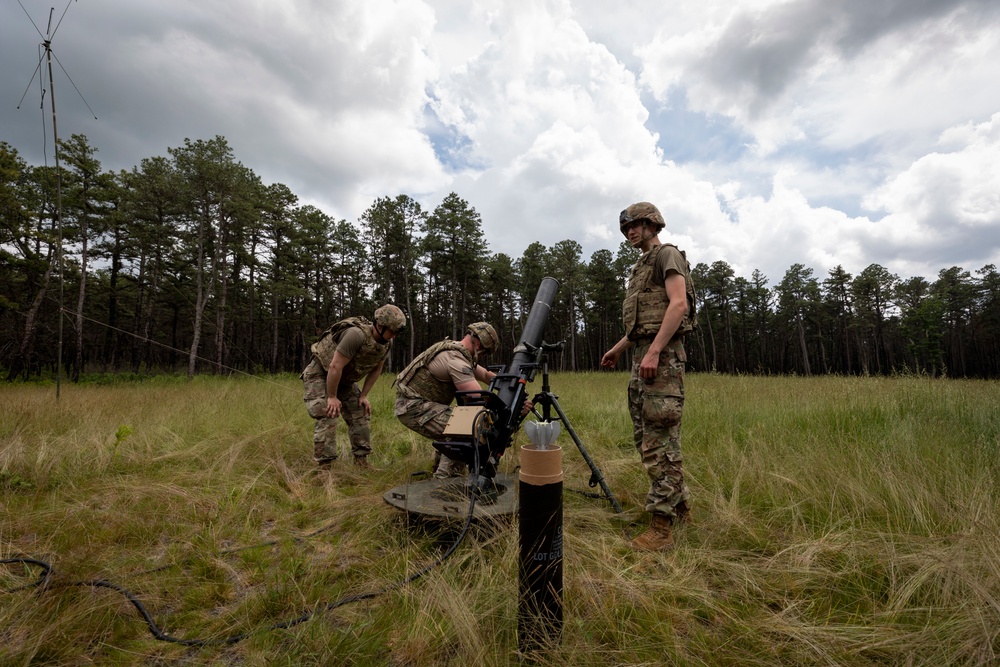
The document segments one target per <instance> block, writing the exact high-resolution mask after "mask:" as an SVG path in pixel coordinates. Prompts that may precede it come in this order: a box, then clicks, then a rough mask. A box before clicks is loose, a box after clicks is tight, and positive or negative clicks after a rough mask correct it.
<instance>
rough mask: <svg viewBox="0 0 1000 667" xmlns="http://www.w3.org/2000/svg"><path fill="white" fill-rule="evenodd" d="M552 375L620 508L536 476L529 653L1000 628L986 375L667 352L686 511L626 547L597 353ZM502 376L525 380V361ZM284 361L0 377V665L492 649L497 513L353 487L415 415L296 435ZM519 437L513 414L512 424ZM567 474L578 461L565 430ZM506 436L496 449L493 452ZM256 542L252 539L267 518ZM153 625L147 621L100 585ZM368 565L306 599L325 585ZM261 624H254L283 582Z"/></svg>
mask: <svg viewBox="0 0 1000 667" xmlns="http://www.w3.org/2000/svg"><path fill="white" fill-rule="evenodd" d="M551 380H552V389H553V391H554V392H556V393H557V394H558V395H559V402H560V404H561V406H562V407H563V409H564V410H565V411H566V413H567V415H568V416H569V418H570V420H571V421H572V423H573V426H574V428H575V429H576V431H577V432H578V434H579V435H580V437H581V439H582V440H583V442H584V444H585V445H586V447H587V450H588V451H589V453H590V454H591V456H592V457H593V458H594V460H595V461H596V462H597V463H598V465H599V466H600V467H601V469H602V471H603V472H604V474H605V477H606V478H607V481H608V484H609V485H610V487H611V489H612V491H613V492H614V493H615V494H616V496H617V498H618V500H619V501H620V502H621V503H622V505H623V506H624V507H625V509H626V512H625V513H624V514H623V515H616V514H614V513H613V512H612V511H611V509H610V507H609V506H608V504H606V503H604V502H602V501H599V500H595V499H592V498H587V497H584V496H582V495H580V494H576V493H566V494H565V498H564V503H565V507H564V521H565V552H564V584H565V592H564V600H565V610H564V616H565V627H564V632H563V637H562V641H561V642H560V644H559V645H558V646H557V647H554V648H553V649H552V650H550V651H549V652H548V653H546V654H544V655H541V656H537V663H536V664H543V665H661V664H678V665H834V664H835V665H898V664H907V665H944V664H948V665H954V664H958V665H978V664H995V663H996V662H997V660H998V654H1000V555H998V554H1000V537H998V536H1000V525H998V523H1000V520H998V516H1000V512H998V510H1000V499H998V495H997V490H996V480H997V475H998V469H1000V453H998V449H1000V409H998V407H997V406H998V405H1000V383H996V382H976V381H956V380H931V379H925V378H888V379H887V378H835V377H834V378H830V377H825V378H778V377H775V378H756V377H728V376H719V375H707V374H696V375H691V376H689V378H688V386H687V391H688V398H687V405H686V409H685V421H684V431H683V447H684V455H685V470H686V474H687V478H688V483H689V486H690V487H691V492H692V500H693V512H694V516H693V518H694V523H693V525H692V526H690V527H687V528H683V529H681V530H680V531H679V535H678V546H677V548H676V549H675V550H674V551H673V552H672V553H670V554H649V553H636V552H632V551H630V550H629V549H628V548H627V547H626V545H625V538H626V537H627V536H629V535H631V534H633V533H634V532H636V531H637V530H640V529H641V528H642V527H643V517H642V512H641V510H642V507H643V506H644V502H645V494H646V491H647V488H648V482H647V480H646V476H645V472H644V471H643V470H642V468H641V466H640V464H639V460H638V456H637V455H636V454H635V452H634V449H633V447H632V444H631V424H630V423H629V420H628V415H627V412H626V409H625V385H626V383H627V377H626V375H624V374H622V373H592V374H554V375H553V376H552V378H551ZM530 389H533V390H536V391H537V390H538V389H540V382H536V383H535V384H534V385H531V387H530ZM301 395H302V387H301V383H300V382H299V381H298V379H297V378H295V377H293V376H285V377H278V378H258V379H254V378H244V379H221V378H209V377H199V378H196V379H195V380H194V381H192V382H186V381H185V382H179V381H176V380H173V379H171V378H163V379H160V380H153V381H148V380H147V381H142V382H135V383H127V382H125V383H123V382H103V383H92V384H88V385H82V386H74V385H68V386H67V385H64V386H63V388H62V390H61V397H60V399H59V400H58V401H56V398H55V389H54V387H52V386H35V385H4V386H2V387H0V558H17V557H31V558H36V559H39V560H44V561H47V562H49V563H51V564H52V566H53V568H54V572H55V574H54V576H53V579H52V581H51V583H50V586H49V588H48V589H47V590H44V591H43V590H39V589H36V588H29V589H22V590H13V589H16V588H18V587H21V586H24V585H26V584H29V583H31V582H33V581H34V580H35V579H36V578H37V577H38V576H39V574H40V571H39V570H37V569H35V568H27V567H22V566H20V565H4V566H0V664H2V665H28V664H56V665H84V664H102V665H150V664H153V665H192V664H198V665H201V664H210V665H329V664H372V665H448V664H453V665H469V664H477V665H480V664H481V665H507V664H519V657H518V655H517V646H518V638H517V587H518V584H517V561H518V544H517V530H516V527H515V526H514V525H512V524H510V523H507V524H504V523H501V524H498V525H496V526H492V527H482V528H480V529H477V530H474V531H472V532H471V534H470V537H469V538H468V539H467V540H466V542H464V543H463V544H462V545H461V546H460V547H459V548H458V550H457V551H456V552H455V554H454V555H453V556H452V557H451V558H449V559H448V560H446V561H445V562H444V564H443V565H441V566H440V567H438V568H435V569H433V570H432V571H430V572H429V573H428V574H427V575H426V576H425V577H423V578H421V579H420V580H418V581H417V582H415V583H413V584H410V585H408V586H404V587H401V588H392V586H393V585H394V584H395V583H396V582H399V581H401V580H402V579H404V578H405V577H407V576H408V575H410V574H412V573H413V572H416V571H418V570H419V569H420V568H422V567H424V566H426V565H427V564H429V563H432V562H434V560H435V559H436V558H438V557H439V556H440V555H441V553H442V552H443V550H444V549H445V548H446V547H447V546H448V544H449V541H448V540H449V539H450V536H453V535H454V533H448V532H446V531H442V530H440V529H436V528H435V526H426V525H419V526H413V525H409V524H408V522H407V521H406V518H405V516H404V515H403V514H402V512H400V511H398V510H396V509H394V508H393V507H390V506H389V505H387V504H386V503H384V502H383V500H382V494H383V493H384V492H385V491H387V490H388V489H390V488H392V487H395V486H398V485H401V484H404V483H405V482H406V480H407V479H408V477H409V475H410V473H412V472H414V471H417V470H423V469H426V468H427V467H428V466H429V464H430V460H431V448H430V445H429V443H427V442H426V441H424V440H423V439H422V438H420V437H419V436H417V435H415V434H413V433H411V432H410V431H408V430H406V429H405V428H403V427H402V426H401V425H400V424H399V423H398V422H397V421H396V420H395V418H393V417H392V401H393V396H392V392H391V389H390V387H389V378H383V380H382V381H381V382H380V383H379V385H378V387H377V388H376V390H375V391H374V392H373V396H372V404H373V409H374V412H375V420H374V422H373V443H374V446H375V454H374V455H373V457H372V459H373V463H374V464H375V465H376V466H378V467H379V468H380V470H378V471H376V472H371V473H367V474H362V473H360V472H358V471H357V470H356V469H355V468H354V467H353V466H351V465H350V463H348V461H347V459H349V456H348V451H347V441H346V433H345V432H344V431H343V430H342V431H341V435H342V436H343V437H342V438H341V454H342V459H341V461H340V462H338V463H337V464H336V466H335V468H334V470H333V471H332V472H330V473H318V472H317V471H316V470H315V469H314V465H313V462H312V458H311V454H312V442H311V432H312V420H311V419H309V418H308V416H307V415H306V413H305V409H304V407H303V404H302V400H301ZM518 437H519V438H523V436H521V435H519V436H518ZM560 442H561V444H562V446H563V449H564V458H563V467H564V471H565V486H566V488H567V489H577V490H589V489H588V488H587V485H586V483H587V480H588V479H589V477H590V471H589V469H588V468H587V466H586V464H585V463H584V461H583V459H582V457H581V456H580V454H579V452H578V451H577V449H576V447H575V446H574V445H573V443H572V441H571V440H570V439H569V438H568V436H567V435H566V434H565V432H564V434H563V435H561V436H560ZM515 452H516V448H512V449H511V450H509V451H508V453H507V454H506V455H505V456H504V461H503V462H502V465H501V468H502V469H503V470H505V471H508V472H510V471H512V470H513V468H514V466H515V465H516V460H515V459H516V457H515V456H514V454H515ZM270 542H274V544H268V543H270ZM97 579H104V580H108V581H111V582H114V583H116V584H118V585H121V586H123V587H125V588H127V589H129V590H130V591H132V592H133V593H134V594H135V595H136V596H137V597H138V598H139V599H140V600H141V601H142V603H143V604H144V605H145V606H146V607H147V608H148V610H149V612H150V614H151V615H152V616H153V618H154V619H155V620H156V622H157V624H158V625H159V626H160V627H161V628H162V629H163V630H164V631H165V632H166V633H168V634H170V635H172V636H175V637H182V638H223V637H227V636H231V635H236V634H241V633H245V632H251V633H252V634H251V636H250V637H249V638H247V639H245V640H244V641H240V642H237V643H235V644H232V645H227V646H210V647H202V648H197V647H194V648H192V647H185V646H180V645H177V644H171V643H166V642H162V641H158V640H156V639H155V638H153V637H152V635H151V634H150V633H149V631H148V629H147V627H146V625H145V624H144V623H143V621H142V619H141V618H140V616H139V614H138V613H137V611H136V609H135V608H134V607H133V606H132V605H131V604H129V603H128V601H127V600H126V599H125V598H124V597H123V596H122V595H120V594H118V593H116V592H114V591H111V590H108V589H104V588H93V587H90V586H68V585H66V584H72V583H74V582H83V581H92V580H97ZM387 587H388V588H391V590H389V591H388V592H386V593H384V594H382V595H379V596H378V597H375V598H374V599H371V600H366V601H361V602H357V603H353V604H349V605H345V606H342V607H339V608H337V609H334V610H329V611H323V608H324V607H325V606H326V605H329V604H330V603H332V602H335V601H337V600H339V599H341V598H343V597H344V596H347V595H353V594H358V593H366V592H369V591H378V590H381V589H384V588H387ZM313 610H316V611H317V612H318V613H317V614H316V615H315V616H314V617H313V618H312V619H310V620H308V621H306V622H304V623H301V624H299V625H296V626H294V627H292V628H289V629H279V630H268V629H267V628H268V626H270V625H272V624H275V623H281V622H286V621H289V620H291V619H294V618H296V617H298V616H299V615H301V614H304V613H306V612H309V611H313Z"/></svg>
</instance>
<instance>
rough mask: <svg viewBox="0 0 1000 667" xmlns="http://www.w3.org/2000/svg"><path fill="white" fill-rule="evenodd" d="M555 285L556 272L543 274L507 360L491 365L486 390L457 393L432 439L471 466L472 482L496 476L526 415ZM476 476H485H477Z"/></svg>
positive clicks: (441, 447)
mask: <svg viewBox="0 0 1000 667" xmlns="http://www.w3.org/2000/svg"><path fill="white" fill-rule="evenodd" d="M558 290H559V281H557V280H556V279H555V278H549V277H546V278H543V279H542V282H541V285H539V287H538V292H537V294H535V301H534V303H533V304H532V306H531V311H530V312H529V313H528V320H527V322H526V323H525V325H524V330H523V331H522V332H521V339H520V341H519V342H518V344H517V347H515V348H514V357H513V359H512V360H511V362H510V365H509V366H497V367H494V366H491V367H490V369H491V370H494V372H496V377H495V378H493V380H492V382H490V386H489V391H479V392H475V391H472V392H459V393H458V396H457V399H458V406H457V407H455V408H454V410H453V413H452V417H451V419H450V420H449V422H448V426H447V427H446V428H445V431H444V435H443V436H442V439H441V440H438V441H436V442H434V443H433V444H434V447H435V448H436V449H437V450H438V451H440V452H441V453H442V454H444V455H445V456H448V457H450V458H452V459H454V460H456V461H461V462H463V463H465V464H467V465H468V466H469V471H470V473H471V475H470V480H469V482H470V485H475V484H480V485H484V484H485V485H487V486H488V484H489V481H490V480H492V479H493V478H494V477H495V476H496V470H497V465H498V464H499V462H500V457H501V456H503V453H504V451H505V450H506V449H507V447H509V446H510V443H511V440H512V439H513V437H514V434H515V433H516V432H517V430H518V429H519V428H520V427H521V422H522V421H523V420H524V418H525V417H526V416H527V415H526V414H522V412H523V406H524V402H525V401H526V400H528V394H527V384H528V383H529V382H532V381H534V379H535V373H536V371H537V370H538V369H539V368H540V367H541V363H540V360H541V358H542V355H543V354H544V352H545V351H546V350H547V349H549V348H550V346H548V345H546V344H545V343H543V342H542V334H543V333H544V332H545V325H546V324H547V323H548V320H549V312H550V311H551V310H552V303H553V300H554V299H555V295H556V292H557V291H558ZM477 470H478V473H479V474H478V476H477V475H476V472H477ZM479 476H481V477H482V478H483V479H481V480H477V479H476V477H479Z"/></svg>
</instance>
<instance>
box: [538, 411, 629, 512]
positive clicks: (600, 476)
mask: <svg viewBox="0 0 1000 667" xmlns="http://www.w3.org/2000/svg"><path fill="white" fill-rule="evenodd" d="M545 401H546V402H547V403H546V404H551V405H552V407H554V408H555V409H556V414H557V415H559V419H560V420H561V421H562V423H563V424H565V425H566V431H567V432H568V433H569V437H571V438H573V442H574V443H576V448H577V449H579V450H580V454H581V455H582V456H583V460H584V461H586V462H587V465H588V466H590V485H591V486H594V485H595V484H600V485H601V491H603V492H604V495H605V497H606V498H607V499H608V500H610V501H611V506H612V507H614V508H615V512H616V513H618V514H621V513H622V506H621V505H620V504H619V503H618V499H617V498H615V494H613V493H611V488H610V487H609V486H608V483H607V482H606V481H604V473H602V472H601V469H600V468H598V467H597V464H596V463H594V459H592V458H590V454H589V453H588V452H587V448H586V447H584V446H583V443H582V442H580V436H578V435H577V434H576V431H575V430H573V425H572V424H570V423H569V417H567V416H566V413H565V412H563V410H562V407H560V406H559V401H557V400H556V397H555V396H553V395H551V394H547V395H545Z"/></svg>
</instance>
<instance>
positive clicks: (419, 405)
mask: <svg viewBox="0 0 1000 667" xmlns="http://www.w3.org/2000/svg"><path fill="white" fill-rule="evenodd" d="M499 343H500V339H499V338H498V337H497V332H496V330H494V329H493V327H492V326H490V325H489V324H487V323H486V322H476V323H475V324H470V325H469V327H468V328H467V329H466V330H465V337H464V338H462V340H460V341H453V340H449V339H445V340H443V341H441V342H439V343H435V344H434V345H431V346H430V347H429V348H427V349H426V350H424V351H423V352H422V353H421V354H419V355H417V356H416V357H415V358H414V359H413V361H411V362H410V364H409V365H408V366H407V367H406V368H404V369H403V372H402V373H400V374H399V375H397V376H396V409H395V412H396V417H397V418H398V419H399V421H400V422H402V423H403V425H404V426H406V427H407V428H409V429H411V430H413V431H416V432H417V433H419V434H420V435H422V436H424V437H426V438H430V439H431V440H437V439H439V438H440V437H441V434H442V433H444V428H445V426H447V425H448V420H449V419H450V418H451V413H452V407H451V402H452V401H454V400H455V393H456V392H458V391H480V390H481V389H482V387H481V386H480V384H479V383H480V382H487V383H488V382H489V381H490V380H492V379H493V378H494V377H495V376H496V373H494V372H492V371H489V370H487V369H486V368H484V367H482V366H480V365H479V363H478V361H479V356H480V354H483V353H485V354H489V353H490V352H492V351H493V350H495V349H496V347H497V345H498V344H499ZM434 464H435V470H434V476H435V477H454V476H457V475H463V474H465V472H466V466H465V464H464V463H462V462H460V461H453V460H452V459H449V458H448V457H446V456H444V457H442V456H441V455H440V452H437V451H436V450H435V458H434Z"/></svg>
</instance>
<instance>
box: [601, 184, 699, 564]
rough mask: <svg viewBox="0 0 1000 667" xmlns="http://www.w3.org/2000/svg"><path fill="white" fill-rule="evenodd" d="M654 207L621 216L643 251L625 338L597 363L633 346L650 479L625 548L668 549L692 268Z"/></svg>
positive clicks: (676, 488) (632, 389) (679, 514)
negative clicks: (646, 522)
mask: <svg viewBox="0 0 1000 667" xmlns="http://www.w3.org/2000/svg"><path fill="white" fill-rule="evenodd" d="M664 226H665V225H664V222H663V217H662V216H661V215H660V212H659V210H657V208H656V207H655V206H653V205H652V204H650V203H649V202H639V203H637V204H632V205H631V206H629V207H628V208H627V209H625V210H624V211H622V212H621V216H620V217H619V227H620V229H621V232H622V234H624V235H625V237H626V238H627V239H628V242H629V244H631V245H632V247H634V248H636V249H638V250H639V251H640V253H641V254H640V256H639V259H638V260H637V261H636V263H635V265H634V266H633V267H632V271H631V274H630V276H629V280H628V286H627V288H626V291H625V301H624V303H623V307H622V313H623V318H624V324H625V336H623V337H622V339H621V340H620V341H618V342H617V343H616V344H615V345H614V347H612V348H611V349H610V350H608V351H607V352H606V353H605V354H604V357H603V358H602V359H601V365H602V366H605V367H607V368H614V366H615V364H616V363H617V362H618V358H619V356H620V355H621V353H622V352H624V351H625V350H626V349H628V348H634V351H633V356H632V376H631V379H630V381H629V386H628V405H629V414H630V415H631V417H632V425H633V437H634V441H635V447H636V450H637V451H638V452H639V455H640V457H641V459H642V464H643V466H645V468H646V473H647V474H648V475H649V480H650V487H649V494H648V495H647V497H646V511H647V512H649V513H650V514H652V519H651V521H650V527H649V529H648V530H647V531H645V532H644V533H642V534H641V535H639V536H638V537H636V538H635V539H634V540H632V541H631V542H630V543H629V544H630V546H632V547H633V548H635V549H644V550H667V549H670V548H671V547H672V546H673V534H672V532H671V526H672V525H673V524H674V523H676V522H678V521H686V520H688V517H689V505H688V489H687V486H686V485H685V484H684V473H683V470H682V462H681V414H682V412H683V409H684V362H685V361H687V355H686V354H685V352H684V336H685V335H686V334H687V333H689V332H690V331H691V330H692V329H693V328H694V285H693V283H692V282H691V267H690V265H689V264H688V261H687V257H686V256H685V254H684V252H683V251H681V250H679V249H678V248H677V246H674V245H671V244H668V243H667V244H665V243H661V242H660V239H659V232H660V231H661V230H662V229H663V228H664Z"/></svg>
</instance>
